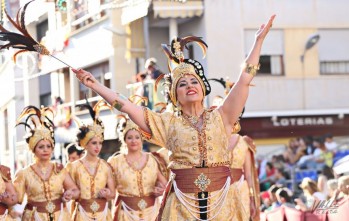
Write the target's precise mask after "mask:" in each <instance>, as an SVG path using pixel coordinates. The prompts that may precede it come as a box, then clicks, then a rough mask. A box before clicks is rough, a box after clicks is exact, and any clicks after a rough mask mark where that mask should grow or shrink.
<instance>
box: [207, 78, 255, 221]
mask: <svg viewBox="0 0 349 221" xmlns="http://www.w3.org/2000/svg"><path fill="white" fill-rule="evenodd" d="M209 80H214V81H217V82H219V83H221V84H222V85H223V87H224V88H225V91H226V92H227V93H228V92H229V91H230V89H231V87H232V86H233V85H234V83H233V82H230V81H228V80H224V79H223V78H221V79H215V78H212V79H209ZM250 86H253V85H250ZM222 102H223V98H222V97H221V96H216V97H215V98H214V99H213V104H214V105H216V106H213V107H211V108H216V107H217V106H219V105H221V104H222ZM244 111H245V108H243V110H242V113H241V114H240V117H239V120H238V121H237V122H236V123H235V124H234V126H233V130H232V135H231V137H230V138H229V147H228V149H229V150H230V151H232V153H233V154H232V159H231V162H232V163H231V170H232V175H233V176H237V178H236V179H239V181H238V182H239V183H238V184H237V185H236V186H234V188H235V190H234V200H233V205H234V206H233V208H234V213H235V214H234V218H233V219H232V220H233V221H234V220H246V221H250V220H253V221H259V220H260V217H259V216H260V215H259V209H258V208H259V206H260V198H259V181H258V172H257V169H256V163H255V158H254V155H255V153H256V146H255V145H254V142H253V140H252V139H251V138H249V137H248V136H241V135H239V134H238V132H239V131H240V130H241V125H240V119H241V117H242V115H243V113H244ZM234 171H236V172H234ZM240 171H241V172H242V173H240Z"/></svg>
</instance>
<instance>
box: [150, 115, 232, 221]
mask: <svg viewBox="0 0 349 221" xmlns="http://www.w3.org/2000/svg"><path fill="white" fill-rule="evenodd" d="M144 115H145V119H146V123H147V124H148V126H149V128H150V130H151V135H152V137H151V138H150V139H149V141H150V142H153V143H155V144H158V145H160V146H163V147H166V148H167V149H169V150H170V151H171V155H170V164H169V168H170V169H185V168H193V167H201V166H202V164H203V161H204V162H205V165H204V166H205V167H218V166H226V167H230V165H231V162H230V160H231V152H230V151H229V150H228V136H227V134H226V130H225V127H224V124H223V120H222V118H221V115H220V113H219V112H218V110H217V109H214V110H205V112H204V114H203V119H204V122H203V126H202V129H201V130H198V129H196V128H194V127H193V126H192V125H191V124H190V122H189V121H188V120H187V119H185V118H184V117H182V116H175V115H174V114H173V113H169V112H164V113H162V114H159V113H154V112H152V111H150V110H149V109H144ZM234 185H235V183H233V184H231V185H230V186H228V191H227V197H225V200H223V203H222V204H221V205H219V206H218V207H216V209H215V210H212V211H208V212H207V219H208V220H217V221H221V220H232V219H233V218H234V209H235V207H234V202H233V201H234V196H235V193H234V191H235V190H236V188H234ZM219 191H220V190H217V191H213V192H209V193H208V196H209V197H210V200H208V206H209V208H210V207H213V205H212V204H211V203H212V202H217V200H218V198H219V196H220V192H219ZM186 195H187V196H188V197H192V198H195V197H197V195H196V194H194V193H188V194H186ZM189 203H191V204H193V205H196V204H197V201H196V200H190V202H189ZM198 211H199V209H197V211H196V212H198ZM193 215H195V217H194V216H193ZM197 219H198V213H194V214H191V213H190V212H189V210H188V209H187V207H185V206H184V205H183V204H182V203H181V202H180V201H179V199H178V198H177V196H176V194H175V193H174V192H171V191H170V192H169V195H168V197H167V200H166V204H165V206H164V210H163V213H162V216H161V220H165V221H167V220H171V221H175V220H178V221H182V220H190V221H191V220H197Z"/></svg>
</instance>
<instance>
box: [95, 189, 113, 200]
mask: <svg viewBox="0 0 349 221" xmlns="http://www.w3.org/2000/svg"><path fill="white" fill-rule="evenodd" d="M109 195H110V190H109V189H108V188H103V189H101V190H100V191H99V192H98V197H99V198H105V199H107V198H108V196H109Z"/></svg>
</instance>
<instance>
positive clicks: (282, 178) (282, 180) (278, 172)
mask: <svg viewBox="0 0 349 221" xmlns="http://www.w3.org/2000/svg"><path fill="white" fill-rule="evenodd" d="M288 179H289V177H288V174H287V173H286V172H285V171H284V170H283V169H281V168H275V174H274V182H275V184H277V185H279V186H287V180H288Z"/></svg>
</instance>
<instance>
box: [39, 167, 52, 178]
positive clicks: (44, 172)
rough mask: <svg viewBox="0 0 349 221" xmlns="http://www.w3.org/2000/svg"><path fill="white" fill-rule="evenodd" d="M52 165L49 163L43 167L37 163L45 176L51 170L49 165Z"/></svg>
mask: <svg viewBox="0 0 349 221" xmlns="http://www.w3.org/2000/svg"><path fill="white" fill-rule="evenodd" d="M50 166H51V164H49V165H48V166H47V167H41V166H39V164H37V167H38V168H39V170H40V173H41V174H42V175H43V176H44V177H46V175H47V172H48V171H49V167H50Z"/></svg>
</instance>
